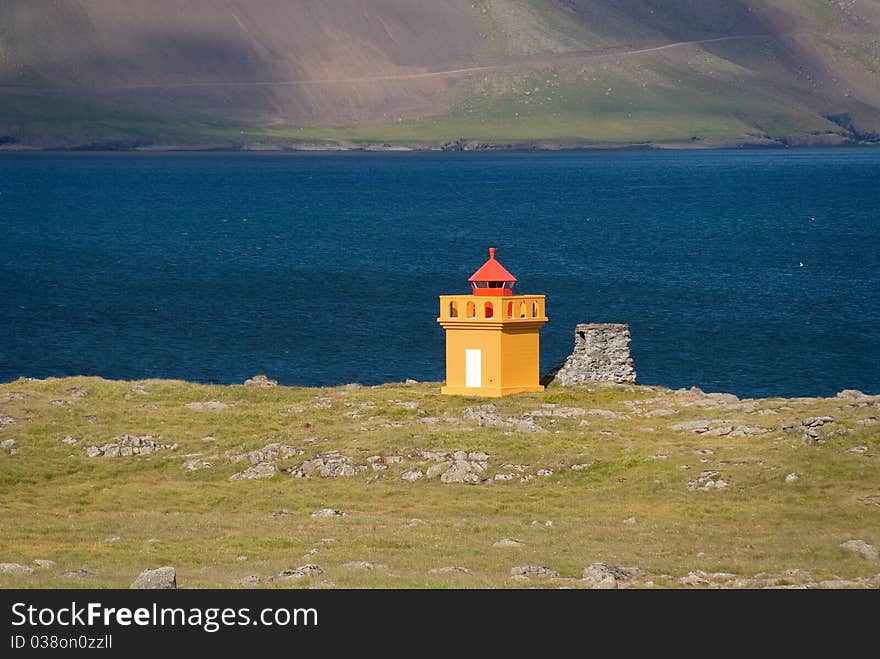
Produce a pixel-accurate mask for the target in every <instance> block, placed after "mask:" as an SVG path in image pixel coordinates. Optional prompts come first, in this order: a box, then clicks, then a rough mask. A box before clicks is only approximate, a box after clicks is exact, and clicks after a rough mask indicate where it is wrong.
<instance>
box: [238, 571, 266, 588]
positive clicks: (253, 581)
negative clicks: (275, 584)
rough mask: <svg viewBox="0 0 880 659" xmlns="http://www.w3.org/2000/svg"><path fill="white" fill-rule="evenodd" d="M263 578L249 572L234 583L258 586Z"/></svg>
mask: <svg viewBox="0 0 880 659" xmlns="http://www.w3.org/2000/svg"><path fill="white" fill-rule="evenodd" d="M262 581H263V579H262V577H260V576H259V575H258V574H250V575H248V576H246V577H244V578H242V579H239V580H238V581H236V582H235V583H237V584H238V585H239V586H259V585H260V584H261V583H262Z"/></svg>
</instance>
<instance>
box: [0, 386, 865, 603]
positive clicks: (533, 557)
mask: <svg viewBox="0 0 880 659" xmlns="http://www.w3.org/2000/svg"><path fill="white" fill-rule="evenodd" d="M141 384H142V385H143V386H144V387H145V389H146V391H147V392H148V393H146V394H144V393H137V392H135V391H134V390H133V389H132V385H133V383H130V382H111V381H106V380H102V379H98V378H68V379H49V380H45V381H26V380H19V381H16V382H12V383H7V384H2V385H0V417H2V416H3V415H7V416H10V417H13V418H14V419H17V420H18V421H17V423H15V424H13V425H10V426H7V427H6V428H5V429H3V430H2V431H0V439H7V438H15V439H16V442H17V446H18V447H19V448H20V452H19V453H17V454H14V455H13V454H10V453H9V452H8V451H6V450H2V449H0V562H12V561H14V562H20V563H25V564H28V563H31V561H33V560H34V559H38V558H48V559H52V560H54V561H57V563H58V565H57V567H55V568H50V569H46V570H39V569H38V570H37V572H36V573H35V574H34V575H31V576H24V577H16V576H10V575H0V587H12V586H23V587H62V586H63V587H77V586H80V585H81V586H90V587H92V586H93V587H127V586H128V584H129V583H130V582H131V581H132V580H133V579H134V577H135V576H137V574H138V573H139V572H140V571H141V570H142V569H144V568H146V567H151V566H152V567H155V566H159V565H165V564H170V565H174V566H176V567H177V570H178V580H179V583H180V584H181V586H182V587H226V586H230V585H233V584H234V583H235V582H237V580H239V579H241V578H242V577H244V576H246V575H251V574H256V575H260V576H262V577H263V578H265V577H267V576H270V575H272V574H275V573H277V572H279V571H280V570H283V569H288V568H295V567H298V566H300V565H303V564H305V563H316V564H318V565H320V566H321V567H322V568H323V569H324V571H325V572H324V574H323V575H321V577H320V579H326V580H330V581H332V582H333V583H334V584H335V585H336V586H339V587H370V586H383V587H487V586H488V587H522V586H524V585H525V586H535V585H538V586H558V585H562V586H571V585H575V586H576V585H578V584H577V582H573V581H562V582H555V581H552V582H542V581H539V580H532V581H530V582H518V581H513V580H511V579H510V569H511V567H513V566H518V565H529V564H533V565H546V566H549V567H551V568H553V569H555V570H558V571H559V572H560V573H561V574H562V575H563V577H577V576H579V575H580V572H581V569H582V568H583V567H584V566H585V565H587V564H589V563H593V562H597V561H604V562H609V563H614V564H617V565H632V566H638V567H640V568H642V569H643V570H645V572H646V576H644V577H643V578H641V579H639V580H638V581H636V583H635V584H634V585H636V586H644V585H646V582H649V581H650V582H653V583H654V584H657V585H659V586H676V585H678V581H677V578H678V577H681V576H683V575H686V574H687V573H688V572H689V571H691V570H696V569H700V570H705V571H707V572H730V573H734V574H737V575H741V576H752V575H755V574H757V573H761V572H771V573H778V572H779V571H781V570H784V569H787V568H802V569H806V570H810V571H812V572H813V573H814V575H815V577H816V579H828V578H832V577H842V578H856V577H869V576H871V575H874V574H876V573H878V572H880V563H877V562H876V561H866V560H865V559H862V558H859V557H858V556H855V555H854V554H851V553H849V552H847V551H845V550H844V549H842V548H841V547H840V546H839V545H840V543H841V542H844V541H846V540H849V539H852V538H861V539H864V540H866V541H868V542H872V543H875V544H880V535H878V529H880V505H878V503H880V489H878V483H880V479H878V476H880V472H878V465H877V455H878V452H880V432H878V431H877V428H878V426H876V425H874V426H870V425H860V424H858V423H856V422H857V421H858V420H860V419H864V418H867V417H870V416H875V417H876V416H880V414H878V406H880V398H878V397H874V398H873V399H867V400H866V401H863V402H862V403H859V404H857V405H853V403H854V401H853V400H851V399H843V398H838V399H790V400H786V399H769V400H763V401H757V403H756V404H755V405H753V406H749V405H746V406H744V407H743V408H741V409H734V410H729V409H723V408H721V407H719V405H721V403H720V402H718V401H715V402H713V401H711V400H705V399H702V398H701V397H699V396H698V397H696V398H691V397H688V396H686V395H684V394H681V393H674V392H669V391H667V390H663V389H659V388H649V387H630V386H613V385H611V386H600V385H596V386H593V387H588V388H571V389H563V388H551V389H550V390H548V391H546V392H544V393H543V394H533V395H532V394H529V395H519V396H514V397H508V398H505V399H502V400H501V401H498V402H497V405H498V408H499V414H501V416H502V417H503V418H506V417H507V416H509V415H521V414H522V413H524V412H527V411H530V410H535V409H540V408H541V406H542V405H543V404H545V403H555V404H560V405H566V406H575V407H581V408H584V409H594V408H598V409H605V410H611V411H616V412H618V413H621V414H625V415H626V416H628V417H629V419H621V418H611V417H606V416H591V415H588V416H585V417H583V418H584V419H586V420H587V422H588V424H589V425H586V426H582V425H580V419H579V418H574V419H565V418H559V419H556V420H555V421H551V420H550V419H549V418H546V417H544V418H540V419H538V422H539V424H540V425H542V426H543V427H545V428H546V429H547V430H548V431H549V432H547V433H529V432H520V431H516V430H513V431H511V430H510V429H505V428H491V427H480V426H477V425H475V424H474V423H473V422H472V421H467V420H463V419H462V418H461V412H462V410H463V409H464V408H465V407H467V406H469V405H474V404H480V403H483V402H485V401H481V400H477V399H462V398H456V397H443V396H440V395H438V393H437V390H438V386H437V385H435V384H420V385H409V386H404V385H393V384H392V385H385V386H381V387H374V388H363V387H361V388H353V387H339V388H333V389H307V388H287V387H278V388H272V389H251V388H245V387H241V386H230V387H220V386H204V385H195V384H188V383H183V382H174V381H159V380H156V381H146V382H143V383H141ZM77 389H79V390H82V391H80V392H78V393H79V394H81V395H78V396H77V395H74V394H75V393H77V392H76V390H77ZM13 392H20V393H23V394H25V395H26V397H25V398H24V399H21V398H20V397H14V396H10V395H9V394H11V393H13ZM208 400H219V401H224V402H227V403H229V404H231V405H232V407H229V408H228V409H224V410H219V411H210V410H192V409H188V408H185V407H184V404H185V403H188V402H191V401H208ZM695 400H697V401H699V400H702V402H701V403H698V404H697V405H689V404H688V403H693V402H694V401H695ZM401 401H403V402H412V403H415V404H416V405H415V406H410V407H415V408H416V409H410V408H408V407H405V406H401V405H399V404H398V403H399V402H401ZM638 401H644V402H642V403H639V402H638ZM632 405H637V406H641V407H642V411H641V412H639V411H638V410H636V411H634V410H633V409H632ZM706 405H707V406H706ZM291 406H294V407H295V408H300V410H301V411H297V410H296V409H294V410H293V411H291V412H290V413H288V414H287V415H282V412H284V411H285V410H287V409H288V408H289V407H291ZM372 406H374V407H372ZM750 407H751V408H753V411H749V408H750ZM663 408H668V409H671V410H674V414H672V415H670V416H646V415H645V414H644V412H645V411H647V410H651V409H663ZM758 410H772V413H767V412H765V413H759V412H758ZM353 414H358V415H360V416H352V415H353ZM821 414H829V415H832V416H833V417H834V418H835V420H836V423H835V424H834V425H835V426H836V427H843V428H846V429H847V430H848V434H847V435H846V436H844V437H840V438H837V439H834V440H832V441H828V442H825V443H822V444H816V445H811V446H806V445H804V444H803V442H802V440H801V438H800V436H799V435H798V434H790V433H783V432H781V431H780V427H781V424H782V423H783V422H795V421H796V422H798V423H799V422H800V421H801V420H802V419H803V418H805V417H808V416H815V415H821ZM88 415H95V416H96V417H97V418H96V419H94V420H92V421H90V420H89V419H88V418H87V416H88ZM425 416H435V417H441V418H445V417H448V418H451V419H454V420H456V422H453V421H448V420H443V421H440V422H439V423H437V424H434V425H431V424H422V423H419V422H418V419H419V418H422V417H425ZM693 419H729V420H731V421H732V422H733V423H740V424H748V425H754V426H764V427H768V428H771V429H772V432H770V433H768V434H766V435H762V436H756V437H739V438H730V437H724V436H720V437H710V436H705V435H703V436H701V435H697V434H694V433H692V432H685V431H675V430H671V429H669V428H668V426H669V425H670V424H673V423H678V422H680V421H685V420H693ZM121 433H135V434H141V433H147V434H152V435H160V436H161V442H162V443H171V442H175V443H177V444H178V449H177V450H176V451H165V452H161V453H157V454H153V455H149V456H137V457H128V458H86V457H85V456H84V455H83V452H82V446H84V445H87V444H93V443H104V442H107V441H110V440H111V439H112V438H113V437H115V436H117V435H119V434H121ZM65 435H72V436H74V437H76V438H78V439H79V440H80V445H79V446H70V445H68V444H65V443H62V442H61V441H60V440H61V438H62V437H64V436H65ZM205 436H213V437H214V438H215V440H214V441H204V440H203V439H202V438H203V437H205ZM269 442H284V443H288V444H292V445H294V446H298V447H301V448H302V449H304V451H305V454H304V455H303V456H302V457H298V458H291V459H289V460H286V461H285V462H284V463H282V466H283V465H285V464H286V465H291V464H295V463H297V462H299V461H301V460H303V459H306V458H310V457H312V456H313V455H315V454H317V453H319V452H321V451H327V450H331V449H337V450H340V451H342V452H343V453H345V454H347V455H350V456H352V457H353V458H354V460H355V462H356V463H357V464H366V458H367V457H368V456H372V455H379V454H383V455H409V454H411V453H412V452H413V451H414V450H416V449H426V450H449V451H453V450H458V449H461V450H471V451H473V450H482V451H485V452H487V453H489V454H490V456H491V457H490V459H489V462H490V466H489V470H488V472H487V473H488V474H490V475H491V474H494V473H496V472H501V471H505V470H504V469H502V468H501V466H500V465H501V464H503V463H507V462H510V463H518V464H526V465H529V468H528V473H531V474H534V473H535V472H536V471H537V470H538V469H540V468H549V469H552V470H553V471H554V473H553V475H552V476H544V477H535V479H534V480H532V481H531V482H526V483H522V482H519V481H517V480H514V481H510V482H496V483H492V484H483V485H478V486H467V485H459V484H443V483H441V482H439V481H438V480H431V481H428V480H426V479H423V480H420V481H418V482H415V483H404V482H401V481H400V480H399V478H398V476H399V474H400V473H401V472H402V471H403V470H405V469H412V468H415V467H416V466H419V467H421V468H423V469H424V468H425V467H426V466H427V465H426V464H419V463H418V459H417V458H408V459H407V461H406V462H405V463H404V464H402V465H391V466H390V467H389V468H388V470H387V471H379V472H372V471H371V470H369V469H368V470H367V472H366V473H364V474H361V475H357V476H353V477H349V478H328V479H321V478H311V479H294V478H291V477H289V476H286V475H282V474H279V475H276V476H274V477H272V478H270V479H266V480H255V481H229V480H228V477H229V476H230V475H231V474H232V473H234V472H236V471H239V470H241V469H243V468H244V467H245V466H246V463H239V464H237V465H234V464H230V463H229V462H228V457H227V456H229V455H231V454H234V453H238V452H240V451H242V450H250V449H256V448H262V447H263V446H265V445H266V444H268V443H269ZM854 445H864V446H867V447H868V449H869V450H868V452H867V454H856V453H853V452H848V451H847V450H846V449H848V448H849V447H852V446H854ZM703 449H711V451H713V452H705V451H703V452H698V451H700V450H703ZM192 454H198V455H199V456H200V457H202V458H204V459H208V460H211V461H213V462H214V466H213V467H211V468H207V469H203V470H200V471H187V470H185V469H184V468H183V467H182V464H183V462H184V461H185V460H186V459H187V457H192ZM658 454H665V455H667V456H668V458H667V459H651V457H650V456H656V455H658ZM576 463H593V465H592V466H591V467H589V468H588V469H584V470H580V471H573V470H571V469H570V465H572V464H576ZM683 465H688V466H689V467H688V468H685V467H684V466H683ZM709 469H714V470H718V471H720V472H721V475H722V477H723V478H725V479H726V480H728V481H729V483H730V486H729V487H728V488H727V489H724V490H718V491H709V492H702V491H689V490H688V489H687V487H686V484H687V482H688V481H689V480H692V479H694V478H696V476H697V474H698V473H699V472H700V471H702V470H709ZM791 472H796V473H799V474H801V479H800V480H798V481H797V482H796V483H793V484H786V483H785V482H784V479H785V476H786V474H789V473H791ZM325 507H332V508H338V509H341V510H344V511H346V512H347V513H348V515H347V516H346V517H343V518H335V519H315V518H312V517H311V516H310V513H312V512H313V511H315V510H318V509H321V508H325ZM281 508H287V509H288V510H289V512H290V516H286V517H273V515H272V513H273V512H274V511H277V510H279V509H281ZM631 516H635V517H636V518H637V519H638V522H637V523H636V524H626V523H624V521H623V520H624V519H626V518H629V517H631ZM413 518H419V519H421V520H424V522H425V523H424V524H419V525H412V524H411V522H410V520H412V519H413ZM548 519H549V520H552V527H547V526H544V522H545V521H546V520H548ZM533 522H538V523H537V524H533ZM113 536H118V538H119V539H118V541H115V542H107V541H106V539H107V538H109V537H113ZM504 537H514V538H516V539H518V540H520V541H522V542H524V543H525V544H524V545H523V546H522V547H515V548H493V547H492V544H493V543H494V542H496V541H497V540H499V539H501V538H504ZM327 538H332V539H333V541H332V542H327V541H325V539H327ZM315 549H317V552H314V553H312V554H310V552H312V550H315ZM242 554H244V555H247V556H248V560H247V561H239V560H237V557H238V556H239V555H242ZM349 561H370V562H372V563H377V564H382V565H384V566H385V567H382V568H377V569H374V570H371V571H370V570H363V569H357V568H350V567H344V566H343V564H344V563H346V562H349ZM443 566H464V567H467V568H468V569H469V570H471V574H465V575H436V574H430V573H429V572H428V571H429V570H430V569H432V568H436V567H443ZM81 568H82V569H86V570H88V571H89V572H91V573H92V576H91V577H89V578H86V579H81V580H77V579H71V578H63V577H62V576H61V574H62V573H63V572H64V571H67V570H76V569H81ZM313 581H314V579H313V580H311V581H310V580H304V581H293V582H281V583H280V584H279V585H281V586H284V587H290V586H292V587H301V586H307V585H309V584H310V583H312V582H313ZM878 583H880V582H878Z"/></svg>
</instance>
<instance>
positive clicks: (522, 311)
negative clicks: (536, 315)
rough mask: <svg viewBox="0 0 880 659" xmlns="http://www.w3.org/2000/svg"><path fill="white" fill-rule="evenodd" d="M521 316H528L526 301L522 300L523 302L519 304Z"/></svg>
mask: <svg viewBox="0 0 880 659" xmlns="http://www.w3.org/2000/svg"><path fill="white" fill-rule="evenodd" d="M519 317H520V318H525V317H526V303H525V302H522V303H521V304H520V305H519Z"/></svg>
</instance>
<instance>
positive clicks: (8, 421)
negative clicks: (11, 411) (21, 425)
mask: <svg viewBox="0 0 880 659" xmlns="http://www.w3.org/2000/svg"><path fill="white" fill-rule="evenodd" d="M15 423H18V421H17V420H16V419H13V418H12V417H11V416H7V415H5V414H0V430H3V429H4V428H6V427H7V426H11V425H13V424H15Z"/></svg>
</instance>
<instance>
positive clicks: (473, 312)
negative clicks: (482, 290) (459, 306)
mask: <svg viewBox="0 0 880 659" xmlns="http://www.w3.org/2000/svg"><path fill="white" fill-rule="evenodd" d="M467 317H468V318H476V317H477V307H476V305H474V303H473V302H468V303H467Z"/></svg>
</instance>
